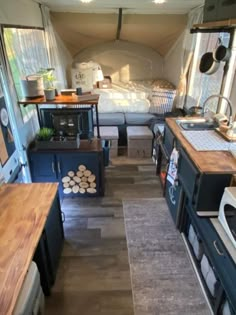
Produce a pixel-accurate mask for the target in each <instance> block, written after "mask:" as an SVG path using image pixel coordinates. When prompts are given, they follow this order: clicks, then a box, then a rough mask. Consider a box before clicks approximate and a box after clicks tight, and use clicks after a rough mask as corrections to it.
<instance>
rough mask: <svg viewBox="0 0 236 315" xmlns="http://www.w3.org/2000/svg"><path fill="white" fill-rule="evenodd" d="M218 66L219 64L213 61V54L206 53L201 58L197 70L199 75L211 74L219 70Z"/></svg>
mask: <svg viewBox="0 0 236 315" xmlns="http://www.w3.org/2000/svg"><path fill="white" fill-rule="evenodd" d="M219 66H220V62H219V61H216V60H214V58H213V53H212V52H207V53H205V54H204V55H203V56H202V58H201V61H200V65H199V70H200V72H201V73H205V74H213V73H215V72H216V71H217V70H218V69H219Z"/></svg>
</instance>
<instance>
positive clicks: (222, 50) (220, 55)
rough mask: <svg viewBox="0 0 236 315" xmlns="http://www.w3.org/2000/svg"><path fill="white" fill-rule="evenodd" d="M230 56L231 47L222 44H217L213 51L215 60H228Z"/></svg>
mask: <svg viewBox="0 0 236 315" xmlns="http://www.w3.org/2000/svg"><path fill="white" fill-rule="evenodd" d="M230 56H231V49H230V48H227V47H225V46H224V45H219V46H218V47H217V48H216V49H215V51H214V52H213V58H214V59H215V60H216V61H228V60H229V58H230Z"/></svg>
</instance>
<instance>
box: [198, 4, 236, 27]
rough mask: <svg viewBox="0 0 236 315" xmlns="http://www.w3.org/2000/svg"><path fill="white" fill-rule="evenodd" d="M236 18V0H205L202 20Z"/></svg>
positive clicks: (212, 20) (211, 20)
mask: <svg viewBox="0 0 236 315" xmlns="http://www.w3.org/2000/svg"><path fill="white" fill-rule="evenodd" d="M235 18H236V0H206V1H205V6H204V17H203V22H214V21H223V20H228V19H235Z"/></svg>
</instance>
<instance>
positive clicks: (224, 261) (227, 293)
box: [183, 204, 236, 315]
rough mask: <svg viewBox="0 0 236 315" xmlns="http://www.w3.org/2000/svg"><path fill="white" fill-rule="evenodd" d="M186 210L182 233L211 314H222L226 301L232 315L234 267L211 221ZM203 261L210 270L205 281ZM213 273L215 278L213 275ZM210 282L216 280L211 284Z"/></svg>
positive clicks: (235, 303) (235, 304)
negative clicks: (208, 302) (207, 264)
mask: <svg viewBox="0 0 236 315" xmlns="http://www.w3.org/2000/svg"><path fill="white" fill-rule="evenodd" d="M185 210H186V217H185V225H184V230H183V233H184V236H185V239H186V242H187V244H188V249H189V251H190V254H191V257H192V258H193V261H194V264H195V267H196V269H197V271H198V274H199V276H200V278H201V282H202V284H203V286H204V288H205V292H206V294H207V296H208V300H209V301H210V304H211V307H212V309H213V313H214V314H217V315H218V314H219V315H221V314H224V313H223V312H222V309H223V305H224V302H225V300H227V303H228V305H229V308H230V311H231V313H230V314H233V315H235V314H236V294H235V283H236V264H235V262H234V261H233V259H232V257H231V256H230V254H229V253H228V251H227V249H226V247H225V246H224V244H223V242H222V240H221V238H220V237H219V235H218V233H217V231H216V230H215V228H214V226H213V225H212V223H211V221H210V219H209V218H202V217H199V216H198V215H197V214H196V212H195V211H194V210H193V209H192V208H191V206H190V205H188V204H185ZM193 231H194V232H193ZM192 233H194V234H195V238H196V239H195V241H194V242H193V236H192ZM196 242H197V244H196ZM203 256H205V258H203ZM204 261H205V262H206V261H207V262H208V263H209V269H211V273H212V274H211V276H210V277H207V278H206V277H205V276H204V273H205V269H206V266H205V265H204ZM208 273H209V271H208ZM213 274H214V276H212V275H213ZM213 279H215V280H214V282H213ZM213 284H214V285H213ZM213 289H214V290H213ZM212 290H213V292H212ZM227 314H228V313H227Z"/></svg>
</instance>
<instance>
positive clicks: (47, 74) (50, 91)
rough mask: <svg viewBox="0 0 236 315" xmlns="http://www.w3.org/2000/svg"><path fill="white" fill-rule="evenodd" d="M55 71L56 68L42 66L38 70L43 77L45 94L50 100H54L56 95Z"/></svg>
mask: <svg viewBox="0 0 236 315" xmlns="http://www.w3.org/2000/svg"><path fill="white" fill-rule="evenodd" d="M53 72H54V68H46V69H44V68H42V69H40V70H39V71H38V74H40V75H41V76H42V78H43V85H44V94H45V98H46V100H48V101H52V100H54V99H55V95H56V88H55V85H54V83H55V81H56V77H55V75H54V73H53Z"/></svg>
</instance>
